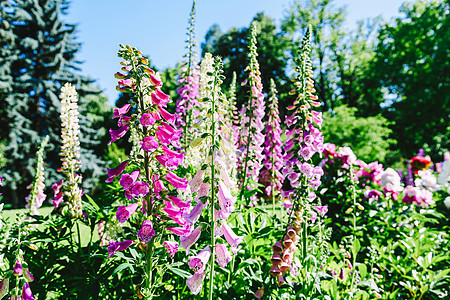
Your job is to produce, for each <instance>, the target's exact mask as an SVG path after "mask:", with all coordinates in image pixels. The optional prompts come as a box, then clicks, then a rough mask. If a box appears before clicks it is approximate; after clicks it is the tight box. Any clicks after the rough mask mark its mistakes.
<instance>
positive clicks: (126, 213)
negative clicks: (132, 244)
mask: <svg viewBox="0 0 450 300" xmlns="http://www.w3.org/2000/svg"><path fill="white" fill-rule="evenodd" d="M138 206H139V203H137V202H136V203H133V204H130V205H128V206H125V205H123V206H119V207H118V208H117V213H116V217H117V219H118V220H119V222H120V223H124V222H126V221H127V220H128V219H129V218H130V216H131V215H132V214H134V212H135V211H136V209H137V208H138Z"/></svg>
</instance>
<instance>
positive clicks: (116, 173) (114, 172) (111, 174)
mask: <svg viewBox="0 0 450 300" xmlns="http://www.w3.org/2000/svg"><path fill="white" fill-rule="evenodd" d="M129 162H130V161H129V160H125V161H123V162H121V163H120V164H119V165H117V167H115V168H113V169H110V168H106V169H107V170H108V179H107V180H106V181H105V182H106V183H111V182H112V181H113V180H114V178H116V177H117V176H119V175H120V174H122V172H123V171H124V170H125V168H126V167H127V165H128V163H129ZM61 184H62V182H61Z"/></svg>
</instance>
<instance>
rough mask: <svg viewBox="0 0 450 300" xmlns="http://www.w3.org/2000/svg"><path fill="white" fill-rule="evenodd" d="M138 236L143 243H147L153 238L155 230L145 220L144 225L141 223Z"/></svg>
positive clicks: (148, 221) (150, 223) (149, 222)
mask: <svg viewBox="0 0 450 300" xmlns="http://www.w3.org/2000/svg"><path fill="white" fill-rule="evenodd" d="M138 236H139V238H140V239H141V240H142V241H143V242H144V243H148V241H150V239H151V238H152V237H154V236H155V230H154V229H153V224H152V222H151V221H150V220H145V221H144V223H142V227H141V229H140V230H139V232H138Z"/></svg>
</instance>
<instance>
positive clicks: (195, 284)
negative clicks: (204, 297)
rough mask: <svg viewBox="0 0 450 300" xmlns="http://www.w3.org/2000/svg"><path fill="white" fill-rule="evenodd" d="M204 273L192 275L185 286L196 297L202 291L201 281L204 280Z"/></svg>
mask: <svg viewBox="0 0 450 300" xmlns="http://www.w3.org/2000/svg"><path fill="white" fill-rule="evenodd" d="M205 276H206V271H205V272H203V273H194V274H193V275H191V276H189V277H188V279H187V281H186V285H187V286H188V287H189V290H190V291H191V293H192V294H194V295H197V294H198V293H200V291H201V290H202V286H203V281H204V280H205Z"/></svg>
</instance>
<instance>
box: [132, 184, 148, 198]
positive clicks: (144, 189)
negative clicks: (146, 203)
mask: <svg viewBox="0 0 450 300" xmlns="http://www.w3.org/2000/svg"><path fill="white" fill-rule="evenodd" d="M148 192H149V184H148V183H147V182H142V181H137V182H136V183H135V184H134V186H133V194H135V195H141V196H145V195H147V194H148Z"/></svg>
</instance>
